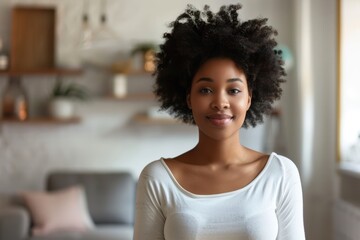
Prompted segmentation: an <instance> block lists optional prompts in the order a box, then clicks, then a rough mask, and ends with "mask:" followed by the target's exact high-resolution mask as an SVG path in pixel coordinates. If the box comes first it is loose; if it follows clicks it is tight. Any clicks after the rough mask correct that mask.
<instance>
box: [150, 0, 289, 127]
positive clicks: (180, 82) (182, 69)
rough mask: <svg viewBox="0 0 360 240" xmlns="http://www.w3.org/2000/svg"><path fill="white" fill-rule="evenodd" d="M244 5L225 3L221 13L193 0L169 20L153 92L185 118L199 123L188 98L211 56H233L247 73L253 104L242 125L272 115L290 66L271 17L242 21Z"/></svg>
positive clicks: (166, 105)
mask: <svg viewBox="0 0 360 240" xmlns="http://www.w3.org/2000/svg"><path fill="white" fill-rule="evenodd" d="M240 8H241V5H240V4H237V5H229V6H222V7H221V8H220V10H219V11H218V12H217V13H214V12H212V11H211V10H210V8H209V6H207V5H206V6H205V7H204V9H203V11H200V10H197V9H196V8H195V7H193V6H192V5H188V6H187V8H186V10H185V11H184V12H183V13H182V14H180V15H179V17H178V18H177V19H176V20H175V21H174V22H172V23H171V24H170V28H172V30H171V32H170V33H165V34H164V36H163V37H164V39H165V40H164V43H163V44H161V45H160V50H159V52H158V53H157V54H156V70H155V72H154V75H155V84H154V93H155V95H156V96H157V98H158V100H159V101H160V103H161V109H162V110H168V111H169V113H170V114H172V115H173V116H174V117H176V118H178V119H181V120H182V121H183V122H185V123H190V124H195V122H194V119H193V116H192V112H191V110H190V109H189V108H188V105H187V101H186V97H187V95H188V94H189V92H190V88H191V83H192V79H193V77H194V75H195V74H196V72H197V70H198V69H199V68H200V66H201V65H202V64H203V63H204V62H205V61H207V60H208V59H211V58H215V57H224V58H229V59H231V60H232V61H234V63H235V64H236V65H237V66H238V67H239V68H240V69H242V70H243V71H244V72H245V74H246V77H247V82H248V88H249V92H251V94H252V102H251V106H250V108H249V110H248V112H247V114H246V118H245V121H244V124H243V127H245V128H247V127H249V126H253V127H254V126H256V124H257V123H261V122H263V116H264V114H269V113H270V112H271V109H272V103H273V102H274V101H275V100H277V99H279V98H280V96H281V92H282V90H281V88H280V84H281V83H282V82H284V81H285V80H284V76H285V71H284V68H283V61H282V59H281V56H280V52H279V51H276V50H275V49H274V48H275V46H276V45H277V42H276V41H275V39H274V37H275V36H276V35H277V31H276V30H274V29H273V28H272V27H271V26H268V25H266V23H267V19H266V18H257V19H251V20H247V21H244V22H241V21H240V20H239V17H238V10H239V9H240Z"/></svg>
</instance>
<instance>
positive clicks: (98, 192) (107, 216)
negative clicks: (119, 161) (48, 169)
mask: <svg viewBox="0 0 360 240" xmlns="http://www.w3.org/2000/svg"><path fill="white" fill-rule="evenodd" d="M74 184H81V185H82V186H83V187H84V189H85V192H86V196H87V200H88V201H87V202H88V207H89V212H90V215H91V217H92V219H93V221H94V223H95V224H133V222H134V210H135V188H136V181H135V179H134V178H133V177H132V175H131V174H130V173H128V172H64V171H62V172H53V173H50V174H49V176H48V179H47V189H48V190H56V189H61V188H64V187H68V186H71V185H74Z"/></svg>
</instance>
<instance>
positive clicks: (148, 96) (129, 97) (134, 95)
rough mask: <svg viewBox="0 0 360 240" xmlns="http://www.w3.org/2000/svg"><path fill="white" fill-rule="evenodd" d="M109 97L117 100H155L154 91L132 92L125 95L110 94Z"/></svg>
mask: <svg viewBox="0 0 360 240" xmlns="http://www.w3.org/2000/svg"><path fill="white" fill-rule="evenodd" d="M107 99H110V100H116V101H138V100H139V101H154V100H155V96H154V94H152V93H131V94H127V95H125V96H124V97H117V96H108V97H107Z"/></svg>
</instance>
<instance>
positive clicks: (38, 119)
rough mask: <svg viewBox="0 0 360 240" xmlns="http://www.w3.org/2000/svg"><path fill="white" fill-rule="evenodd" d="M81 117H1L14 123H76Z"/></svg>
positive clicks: (2, 121)
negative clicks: (24, 118)
mask: <svg viewBox="0 0 360 240" xmlns="http://www.w3.org/2000/svg"><path fill="white" fill-rule="evenodd" d="M80 122H81V118H79V117H73V118H69V119H56V118H51V117H33V118H29V119H26V120H24V121H22V120H18V119H1V118H0V124H1V123H11V124H12V123H14V124H75V123H80Z"/></svg>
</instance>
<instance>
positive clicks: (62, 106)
mask: <svg viewBox="0 0 360 240" xmlns="http://www.w3.org/2000/svg"><path fill="white" fill-rule="evenodd" d="M88 97H89V95H88V92H87V90H86V88H85V87H84V86H81V85H78V84H75V83H69V84H65V83H63V82H62V81H60V80H59V81H56V83H55V86H54V88H53V90H52V94H51V97H50V98H51V100H50V106H49V113H50V116H51V117H54V118H57V119H69V118H72V117H74V116H75V111H74V110H75V109H74V103H73V100H74V99H79V100H86V99H87V98H88Z"/></svg>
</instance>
